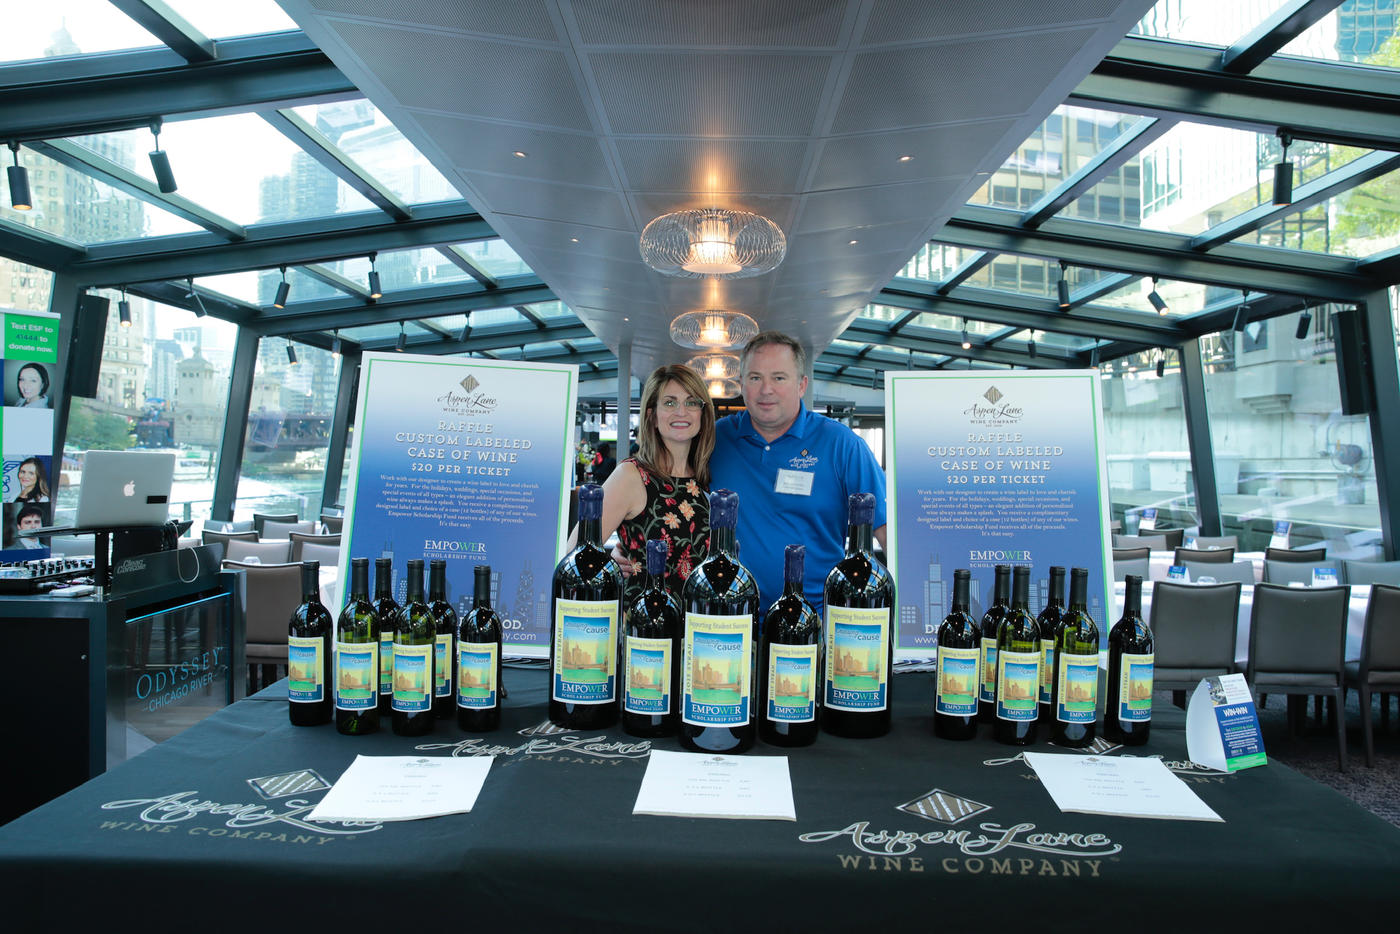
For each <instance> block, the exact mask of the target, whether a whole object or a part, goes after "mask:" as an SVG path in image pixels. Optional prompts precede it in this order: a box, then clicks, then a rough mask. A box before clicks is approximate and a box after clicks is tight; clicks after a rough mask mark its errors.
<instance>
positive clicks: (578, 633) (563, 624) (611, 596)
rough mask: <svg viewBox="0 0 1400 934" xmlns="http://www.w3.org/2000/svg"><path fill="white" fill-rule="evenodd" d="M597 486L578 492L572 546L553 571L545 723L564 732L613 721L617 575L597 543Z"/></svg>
mask: <svg viewBox="0 0 1400 934" xmlns="http://www.w3.org/2000/svg"><path fill="white" fill-rule="evenodd" d="M602 525H603V488H602V487H600V486H598V484H596V483H585V484H584V485H583V486H581V487H579V491H578V535H579V541H578V547H577V548H575V549H574V550H573V551H571V552H569V553H568V554H567V555H565V556H564V560H562V561H560V562H559V565H558V567H556V568H555V569H554V585H553V590H552V592H553V598H554V599H553V609H552V613H551V618H550V629H549V647H550V650H549V681H550V691H549V719H551V720H553V721H554V722H555V723H557V724H559V725H560V726H562V727H565V728H567V729H570V730H597V729H602V728H603V727H608V726H612V725H613V724H614V723H616V722H617V706H618V705H617V628H618V622H619V621H620V620H621V618H622V572H621V571H620V570H618V567H617V563H616V562H615V561H613V559H612V556H611V555H610V554H609V553H608V552H607V551H605V550H604V549H603V547H602V544H601V538H602Z"/></svg>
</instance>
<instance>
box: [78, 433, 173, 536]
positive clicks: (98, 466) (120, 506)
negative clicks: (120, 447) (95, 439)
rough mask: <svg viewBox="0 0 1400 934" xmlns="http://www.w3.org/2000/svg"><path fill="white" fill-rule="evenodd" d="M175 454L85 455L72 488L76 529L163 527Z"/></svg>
mask: <svg viewBox="0 0 1400 934" xmlns="http://www.w3.org/2000/svg"><path fill="white" fill-rule="evenodd" d="M174 481H175V454H174V453H173V452H170V451H88V452H87V453H86V454H84V455H83V479H82V483H81V484H79V486H78V514H77V515H76V516H75V517H74V520H73V522H74V525H76V526H77V527H78V528H80V529H100V528H114V527H123V528H129V527H133V526H151V525H164V524H165V522H166V520H168V519H169V518H170V487H171V484H173V483H174Z"/></svg>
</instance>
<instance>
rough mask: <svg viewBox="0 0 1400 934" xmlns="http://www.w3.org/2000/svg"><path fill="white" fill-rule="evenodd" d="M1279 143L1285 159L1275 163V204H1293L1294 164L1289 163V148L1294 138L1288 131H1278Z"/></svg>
mask: <svg viewBox="0 0 1400 934" xmlns="http://www.w3.org/2000/svg"><path fill="white" fill-rule="evenodd" d="M1278 141H1279V143H1280V144H1281V145H1282V146H1283V158H1282V159H1281V160H1279V161H1278V162H1276V163H1274V204H1276V205H1280V206H1282V205H1285V204H1292V203H1293V163H1292V162H1289V161H1288V147H1289V146H1290V145H1292V143H1293V136H1292V135H1291V134H1290V133H1289V132H1288V131H1287V130H1279V131H1278Z"/></svg>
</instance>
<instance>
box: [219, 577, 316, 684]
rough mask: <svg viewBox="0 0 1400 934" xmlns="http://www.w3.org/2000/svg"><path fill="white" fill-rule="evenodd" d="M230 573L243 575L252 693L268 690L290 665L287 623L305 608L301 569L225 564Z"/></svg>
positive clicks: (241, 584) (249, 674)
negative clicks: (288, 659) (297, 611)
mask: <svg viewBox="0 0 1400 934" xmlns="http://www.w3.org/2000/svg"><path fill="white" fill-rule="evenodd" d="M223 567H224V570H226V571H240V572H242V573H241V574H240V575H239V586H240V587H241V596H242V602H243V609H244V613H245V615H246V617H247V620H246V624H245V626H244V633H245V634H244V643H245V645H246V646H247V649H246V651H247V662H248V693H249V694H252V693H253V692H254V691H257V690H259V687H260V686H259V677H258V675H259V673H260V672H261V675H262V678H261V687H267V686H268V685H269V684H271V683H272V682H273V681H276V680H277V678H278V677H279V676H280V675H279V674H278V672H277V668H278V667H279V666H280V667H283V668H285V667H286V665H287V622H288V621H289V620H290V619H291V617H292V611H293V610H295V609H296V608H297V607H298V606H300V605H301V565H299V564H244V563H242V562H238V561H225V562H224V563H223Z"/></svg>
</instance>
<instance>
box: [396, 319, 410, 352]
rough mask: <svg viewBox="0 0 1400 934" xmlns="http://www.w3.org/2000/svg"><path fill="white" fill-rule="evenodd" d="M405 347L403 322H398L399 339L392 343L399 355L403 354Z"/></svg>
mask: <svg viewBox="0 0 1400 934" xmlns="http://www.w3.org/2000/svg"><path fill="white" fill-rule="evenodd" d="M407 347H408V335H407V334H406V333H404V329H403V322H402V321H400V322H399V339H398V340H397V341H395V342H394V349H395V350H397V351H398V352H399V353H403V352H404V350H405V349H406V348H407Z"/></svg>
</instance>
